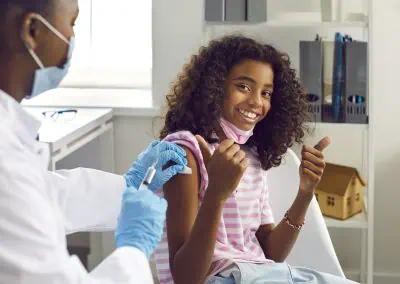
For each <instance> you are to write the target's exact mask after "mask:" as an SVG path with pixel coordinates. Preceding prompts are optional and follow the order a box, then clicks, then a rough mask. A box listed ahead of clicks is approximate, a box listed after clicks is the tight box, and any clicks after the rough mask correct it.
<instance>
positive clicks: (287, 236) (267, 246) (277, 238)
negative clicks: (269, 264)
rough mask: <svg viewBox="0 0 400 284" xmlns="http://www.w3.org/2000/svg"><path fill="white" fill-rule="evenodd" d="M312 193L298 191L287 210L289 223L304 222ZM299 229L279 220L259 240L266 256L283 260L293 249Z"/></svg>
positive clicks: (278, 260) (277, 260)
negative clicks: (278, 222) (276, 224)
mask: <svg viewBox="0 0 400 284" xmlns="http://www.w3.org/2000/svg"><path fill="white" fill-rule="evenodd" d="M312 197H313V196H312V195H310V194H308V193H303V192H302V191H299V193H298V195H297V197H296V199H295V201H294V202H293V205H292V206H291V208H290V209H289V211H288V218H289V220H290V222H291V223H293V224H295V225H300V224H302V223H303V222H304V219H305V216H306V213H307V209H308V207H309V205H310V202H311V200H312ZM299 233H300V231H298V230H296V229H295V228H292V227H291V226H289V225H288V224H286V222H285V221H282V222H280V224H279V225H278V226H276V227H275V228H274V229H273V230H272V231H271V232H269V233H268V234H267V235H266V236H264V239H263V240H261V241H260V243H261V245H262V247H263V250H264V254H265V255H266V257H267V258H269V259H272V260H274V261H276V262H283V261H285V259H286V258H287V256H288V255H289V253H290V252H291V250H292V249H293V246H294V244H295V243H296V240H297V238H298V236H299Z"/></svg>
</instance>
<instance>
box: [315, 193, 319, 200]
mask: <svg viewBox="0 0 400 284" xmlns="http://www.w3.org/2000/svg"><path fill="white" fill-rule="evenodd" d="M315 199H317V201H319V198H318V193H316V194H315Z"/></svg>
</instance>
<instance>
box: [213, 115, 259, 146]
mask: <svg viewBox="0 0 400 284" xmlns="http://www.w3.org/2000/svg"><path fill="white" fill-rule="evenodd" d="M220 125H221V128H222V130H223V131H224V133H225V135H226V137H227V138H229V139H233V140H234V141H235V142H236V143H237V144H241V145H243V144H246V142H247V141H248V140H249V139H250V137H251V136H253V129H254V128H253V129H251V130H249V131H245V130H241V129H239V128H238V127H236V126H235V125H233V124H232V123H230V122H229V121H227V120H226V119H224V118H221V120H220Z"/></svg>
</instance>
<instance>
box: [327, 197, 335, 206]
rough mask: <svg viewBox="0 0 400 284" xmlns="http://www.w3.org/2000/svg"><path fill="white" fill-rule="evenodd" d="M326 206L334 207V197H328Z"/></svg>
mask: <svg viewBox="0 0 400 284" xmlns="http://www.w3.org/2000/svg"><path fill="white" fill-rule="evenodd" d="M327 202H328V206H335V197H332V196H328V201H327Z"/></svg>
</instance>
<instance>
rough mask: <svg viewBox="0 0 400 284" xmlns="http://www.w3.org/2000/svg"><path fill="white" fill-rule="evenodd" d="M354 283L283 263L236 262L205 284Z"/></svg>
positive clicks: (354, 283) (353, 283)
mask: <svg viewBox="0 0 400 284" xmlns="http://www.w3.org/2000/svg"><path fill="white" fill-rule="evenodd" d="M247 283H249V284H250V283H251V284H253V283H254V284H300V283H303V284H356V282H353V281H351V280H347V279H344V278H340V277H338V276H334V275H330V274H326V273H321V272H318V271H315V270H312V269H308V268H300V267H291V266H289V265H287V264H285V263H272V264H254V263H237V264H234V265H232V266H231V267H229V268H228V269H226V270H225V271H223V272H221V273H220V274H218V275H216V276H213V277H211V278H210V279H208V280H207V282H206V284H247Z"/></svg>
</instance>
